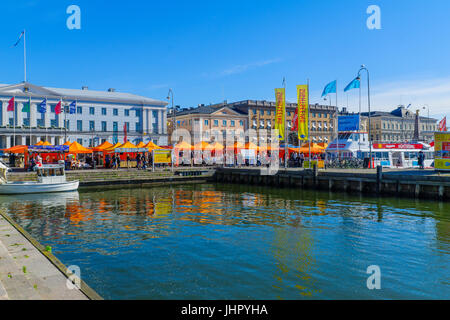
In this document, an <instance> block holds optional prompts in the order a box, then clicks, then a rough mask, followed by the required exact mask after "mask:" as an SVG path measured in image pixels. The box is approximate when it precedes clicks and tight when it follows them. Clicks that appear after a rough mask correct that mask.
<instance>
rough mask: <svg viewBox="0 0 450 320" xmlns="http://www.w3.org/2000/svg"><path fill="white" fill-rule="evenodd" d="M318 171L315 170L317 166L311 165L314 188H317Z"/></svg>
mask: <svg viewBox="0 0 450 320" xmlns="http://www.w3.org/2000/svg"><path fill="white" fill-rule="evenodd" d="M318 175H319V171H318V169H317V164H314V165H313V177H314V187H316V188H318V186H319V179H318Z"/></svg>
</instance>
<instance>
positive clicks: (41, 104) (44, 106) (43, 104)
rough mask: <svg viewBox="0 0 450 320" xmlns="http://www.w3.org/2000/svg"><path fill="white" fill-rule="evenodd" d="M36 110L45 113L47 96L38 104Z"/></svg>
mask: <svg viewBox="0 0 450 320" xmlns="http://www.w3.org/2000/svg"><path fill="white" fill-rule="evenodd" d="M38 112H39V113H46V112H47V98H45V99H44V101H42V102H41V103H40V104H39V106H38Z"/></svg>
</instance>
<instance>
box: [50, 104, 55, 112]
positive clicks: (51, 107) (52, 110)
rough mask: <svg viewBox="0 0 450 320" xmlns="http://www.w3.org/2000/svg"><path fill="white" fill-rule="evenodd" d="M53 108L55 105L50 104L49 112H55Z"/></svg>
mask: <svg viewBox="0 0 450 320" xmlns="http://www.w3.org/2000/svg"><path fill="white" fill-rule="evenodd" d="M55 108H56V106H55V105H51V106H50V112H52V113H55Z"/></svg>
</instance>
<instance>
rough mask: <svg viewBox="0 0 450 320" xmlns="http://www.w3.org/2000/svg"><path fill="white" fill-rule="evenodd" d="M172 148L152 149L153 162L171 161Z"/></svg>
mask: <svg viewBox="0 0 450 320" xmlns="http://www.w3.org/2000/svg"><path fill="white" fill-rule="evenodd" d="M171 154H172V150H153V163H172V161H171V158H170V156H171Z"/></svg>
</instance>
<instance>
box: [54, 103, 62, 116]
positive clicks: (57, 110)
mask: <svg viewBox="0 0 450 320" xmlns="http://www.w3.org/2000/svg"><path fill="white" fill-rule="evenodd" d="M61 105H62V102H61V100H59V102H58V104H57V105H56V106H55V114H60V113H61Z"/></svg>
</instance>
